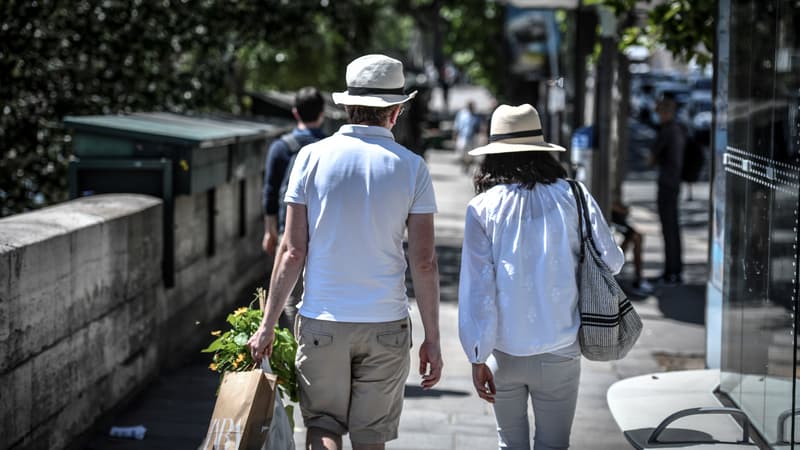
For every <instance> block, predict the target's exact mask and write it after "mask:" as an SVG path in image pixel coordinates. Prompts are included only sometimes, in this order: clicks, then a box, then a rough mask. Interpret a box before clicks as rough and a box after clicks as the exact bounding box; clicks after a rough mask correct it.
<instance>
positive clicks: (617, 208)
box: [611, 202, 653, 296]
mask: <svg viewBox="0 0 800 450" xmlns="http://www.w3.org/2000/svg"><path fill="white" fill-rule="evenodd" d="M629 213H630V209H629V208H628V207H627V206H626V205H624V204H622V203H620V202H614V204H613V205H612V206H611V223H612V225H613V226H614V228H615V229H616V230H617V231H619V232H620V233H622V236H623V237H624V240H623V241H622V244H620V248H621V249H622V251H623V252H625V253H627V251H628V247H630V246H631V244H633V268H634V279H633V283H632V287H633V289H632V293H633V294H634V295H639V296H647V295H650V294H652V293H653V286H652V285H651V284H650V283H649V282H648V281H647V280H645V279H644V278H643V277H642V247H643V243H644V236H642V234H641V233H639V232H638V231H636V229H635V228H633V226H631V224H630V223H628V214H629Z"/></svg>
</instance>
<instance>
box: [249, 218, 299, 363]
mask: <svg viewBox="0 0 800 450" xmlns="http://www.w3.org/2000/svg"><path fill="white" fill-rule="evenodd" d="M307 250H308V216H307V215H306V207H305V205H300V204H297V203H289V204H288V205H287V208H286V231H285V233H284V235H283V239H281V242H280V245H279V246H278V254H277V255H276V256H275V265H274V266H273V268H272V277H271V278H270V283H269V292H268V294H267V303H266V306H265V307H264V318H263V320H262V321H261V326H260V327H259V329H258V331H256V333H255V334H254V335H253V337H252V338H250V341H249V344H250V351H251V353H252V354H253V359H256V360H260V359H262V358H263V357H269V355H270V354H271V353H272V341H273V339H274V330H273V329H274V328H275V324H276V323H278V318H279V317H280V315H281V312H282V311H283V306H284V305H285V304H286V300H287V299H288V298H289V294H291V292H292V289H294V285H295V283H297V278H298V277H299V276H300V272H301V271H302V270H303V266H304V265H305V261H306V253H307Z"/></svg>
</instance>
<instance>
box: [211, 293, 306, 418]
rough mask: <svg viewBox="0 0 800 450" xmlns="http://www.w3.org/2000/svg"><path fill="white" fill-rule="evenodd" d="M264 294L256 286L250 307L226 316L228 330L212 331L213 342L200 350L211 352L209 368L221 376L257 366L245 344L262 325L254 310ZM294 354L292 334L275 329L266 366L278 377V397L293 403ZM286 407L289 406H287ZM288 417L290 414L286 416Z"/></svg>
mask: <svg viewBox="0 0 800 450" xmlns="http://www.w3.org/2000/svg"><path fill="white" fill-rule="evenodd" d="M265 298H266V291H265V290H264V288H261V287H259V288H258V289H256V292H255V298H254V299H253V301H252V302H250V306H249V307H248V306H243V307H241V308H238V309H237V310H235V311H234V312H232V313H231V314H228V318H227V322H228V323H229V324H230V325H231V329H230V330H228V331H225V332H223V331H222V330H217V331H212V332H211V335H212V336H214V337H215V338H216V339H214V341H213V342H211V345H209V346H208V347H207V348H205V349H203V350H202V351H203V352H205V353H213V354H214V356H213V358H212V362H211V364H210V365H209V366H208V368H209V369H211V370H213V371H214V372H218V373H220V374H222V373H224V372H244V371H247V370H252V369H253V368H254V367H255V366H256V363H255V361H253V357H252V356H251V355H250V349H249V347H248V346H247V341H248V340H249V339H250V336H252V335H253V334H254V333H255V332H256V330H258V327H259V325H261V318H262V312H261V310H260V309H255V308H253V305H254V304H255V303H257V302H258V303H259V304H264V299H265ZM296 353H297V342H296V341H295V340H294V336H293V335H292V333H291V332H290V331H289V330H287V329H285V328H278V327H277V326H276V327H275V342H274V344H273V346H272V355H271V356H270V358H269V365H270V367H271V368H272V372H273V373H274V374H275V375H277V377H278V386H279V388H280V393H281V398H285V397H288V398H289V400H291V401H293V402H297V401H298V395H299V393H298V388H297V378H296V377H295V372H294V357H295V354H296ZM287 407H288V406H287ZM289 417H291V415H290V416H289Z"/></svg>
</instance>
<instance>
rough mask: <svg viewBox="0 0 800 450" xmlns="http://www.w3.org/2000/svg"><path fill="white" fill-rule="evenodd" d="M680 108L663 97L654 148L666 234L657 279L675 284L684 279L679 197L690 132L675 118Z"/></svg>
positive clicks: (660, 203)
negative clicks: (662, 265)
mask: <svg viewBox="0 0 800 450" xmlns="http://www.w3.org/2000/svg"><path fill="white" fill-rule="evenodd" d="M676 111H677V104H676V103H675V100H674V99H672V98H670V97H667V96H665V97H663V98H661V99H660V100H659V102H658V104H657V105H656V113H657V114H658V117H659V121H660V123H661V129H660V130H659V132H658V138H657V140H656V144H655V148H654V151H653V163H654V164H655V165H657V166H658V194H657V204H658V215H659V217H660V219H661V232H662V234H663V235H664V272H663V274H662V275H661V277H659V278H658V279H657V280H656V281H657V282H658V283H661V284H672V285H674V284H680V283H682V282H683V279H682V277H681V272H682V271H683V262H682V259H681V230H680V225H679V224H678V197H679V195H680V187H681V170H682V169H683V152H684V147H685V146H686V132H685V130H684V128H683V126H681V124H680V123H678V122H677V121H676V120H675V115H676Z"/></svg>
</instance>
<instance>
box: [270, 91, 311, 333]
mask: <svg viewBox="0 0 800 450" xmlns="http://www.w3.org/2000/svg"><path fill="white" fill-rule="evenodd" d="M324 108H325V100H323V98H322V94H320V92H319V90H317V88H315V87H310V86H309V87H304V88H301V89H300V90H299V91H297V93H296V94H295V97H294V104H293V105H292V115H293V116H294V118H295V120H296V121H297V124H296V125H295V127H294V129H293V130H292V131H291V132H289V133H286V134H284V135H283V136H281V137H280V138H278V139H276V140H274V141H273V142H272V145H270V147H269V151H268V152H267V159H266V164H265V170H264V192H263V195H262V203H263V207H264V239H263V240H262V241H261V247H262V248H263V249H264V251H265V252H267V253H268V254H270V255H273V256H274V255H275V247H276V245H277V243H278V239H279V236H280V235H281V234H282V233H283V231H284V228H285V225H286V204H285V203H284V201H283V196H284V195H285V194H286V186H287V184H288V183H289V174H290V173H291V171H292V165H293V164H294V160H295V157H297V152H299V151H300V149H301V148H302V147H303V146H305V145H307V144H310V143H312V142H316V141H318V140H320V139H322V138H324V137H325V134H324V133H323V132H322V129H321V127H322V122H323V121H324V120H325V113H324ZM302 295H303V280H302V274H301V277H300V279H299V280H298V282H297V283H296V284H295V288H294V290H293V291H292V294H291V295H290V296H289V300H288V301H287V302H286V307H285V308H284V315H283V316H282V318H281V326H282V327H284V328H289V329H291V328H292V324H293V323H294V318H295V315H296V314H297V304H298V303H299V302H300V298H301V297H302Z"/></svg>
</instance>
